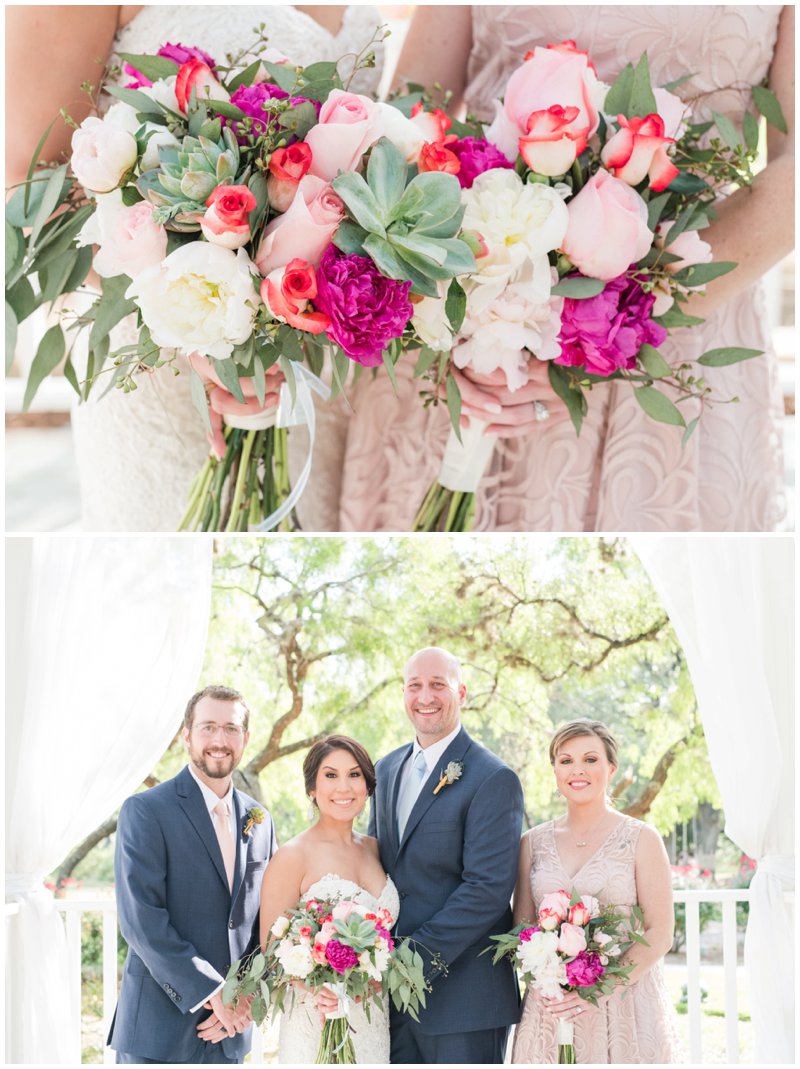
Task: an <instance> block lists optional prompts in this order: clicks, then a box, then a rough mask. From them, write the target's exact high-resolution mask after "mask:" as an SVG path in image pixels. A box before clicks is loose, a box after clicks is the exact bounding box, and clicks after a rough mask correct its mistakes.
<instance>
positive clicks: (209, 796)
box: [187, 765, 236, 1013]
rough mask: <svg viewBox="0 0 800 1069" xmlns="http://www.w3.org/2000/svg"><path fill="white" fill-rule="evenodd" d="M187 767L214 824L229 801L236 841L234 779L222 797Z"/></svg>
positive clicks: (229, 813)
mask: <svg viewBox="0 0 800 1069" xmlns="http://www.w3.org/2000/svg"><path fill="white" fill-rule="evenodd" d="M187 768H188V769H189V775H190V776H191V777H192V779H193V780H194V781H195V783H196V784H197V786H198V787H199V788H200V793H201V794H202V795H203V801H204V802H205V804H206V809H208V815H209V817H210V818H211V823H212V824H216V822H217V820H218V817H217V814H216V813H215V812H214V807H215V806H218V805H219V803H220V802H227V803H228V819H229V820H230V824H231V835H232V836H233V841H234V842H236V813H235V811H234V805H233V780H231V782H230V783H229V785H228V793H227V794H225V795H223V797H222V798H220V797H219V795H217V794H214V792H213V791H212V790H211V788H210V787H209V786H208V785H207V784H205V783H203V781H202V780H201V779H200V777H199V776H198V775H197V773H196V772H195V770H194V768H193V767H192V766H191V765H187ZM224 986H225V981H224V980H223V981H222V983H221V984H220V985H219V987H215V988H214V990H213V991H211V992H210V993H209V994H208V995H206V997H205V998H204V999H203V1001H202V1002H198V1003H197V1005H196V1006H192V1008H191V1009H190V1010H189V1013H197V1011H198V1010H199V1009H201V1008H202V1006H204V1005H205V1003H206V1002H208V1000H209V999H210V998H211V996H212V995H216V993H217V992H218V991H221V990H222V989H223V987H224Z"/></svg>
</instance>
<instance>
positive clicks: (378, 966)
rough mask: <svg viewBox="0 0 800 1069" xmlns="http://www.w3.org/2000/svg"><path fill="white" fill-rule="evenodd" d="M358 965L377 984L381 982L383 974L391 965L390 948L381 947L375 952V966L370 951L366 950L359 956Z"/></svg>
mask: <svg viewBox="0 0 800 1069" xmlns="http://www.w3.org/2000/svg"><path fill="white" fill-rule="evenodd" d="M358 964H359V965H360V966H361V968H362V969H363V970H364V972H365V973H366V974H367V976H368V977H369V978H370V980H375V981H376V982H377V983H380V982H381V979H382V978H383V974H384V972H385V971H386V969H387V967H388V965H389V949H388V947H379V948H378V949H377V950H376V951H375V962H374V964H373V961H372V956H371V954H370V951H369V950H364V951H362V952H361V953H360V954H359V955H358Z"/></svg>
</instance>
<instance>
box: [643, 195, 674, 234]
mask: <svg viewBox="0 0 800 1069" xmlns="http://www.w3.org/2000/svg"><path fill="white" fill-rule="evenodd" d="M669 198H670V194H669V193H659V194H658V195H657V196H655V197H651V198H650V200H649V201H648V202H647V226H648V228H649V229H650V230H655V228H656V226H657V225H658V223H659V222H660V221H661V213H662V212H663V211H664V208H665V207H666V205H667V201H668V200H669Z"/></svg>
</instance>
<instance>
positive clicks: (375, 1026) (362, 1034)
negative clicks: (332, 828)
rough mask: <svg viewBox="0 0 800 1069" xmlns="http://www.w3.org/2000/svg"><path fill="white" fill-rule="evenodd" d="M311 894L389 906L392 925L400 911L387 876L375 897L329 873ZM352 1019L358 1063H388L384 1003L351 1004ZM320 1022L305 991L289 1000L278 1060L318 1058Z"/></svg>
mask: <svg viewBox="0 0 800 1069" xmlns="http://www.w3.org/2000/svg"><path fill="white" fill-rule="evenodd" d="M310 898H322V899H340V900H345V899H346V900H349V901H352V902H358V903H359V904H360V905H365V906H368V907H370V909H373V910H375V911H377V910H379V909H387V910H388V911H389V913H391V915H392V926H393V925H394V924H395V923H396V921H397V917H398V914H399V913H400V897H399V895H398V893H397V888H396V887H395V885H394V884H393V883H392V881H391V879H390V878H389V877H388V876H387V877H386V883H385V884H384V887H383V890H382V891H381V893H380V894H379V895H378V897H377V898H376V897H375V896H374V895H372V894H370V892H369V891H367V890H365V889H364V888H363V887H359V885H358V884H357V883H353V881H352V880H344V879H342V877H341V876H337V875H335V874H334V873H328V874H327V875H326V876H323V877H322V879H320V880H317V881H316V882H315V883H313V884H312V885H311V886H310V887H309V888H308V889H307V890H306V892H305V893H304V894H303V900H304V901H307V900H308V899H310ZM350 1023H351V1025H352V1029H353V1032H352V1037H353V1044H354V1046H355V1049H356V1061H357V1062H358V1064H359V1065H364V1064H373V1065H385V1064H388V1062H389V1011H388V1008H387V1005H386V1004H385V1003H378V1002H373V1003H371V1004H370V1016H369V1020H367V1016H366V1014H365V1013H364V1010H363V1009H362V1008H361V1006H359V1005H351V1009H350ZM321 1031H322V1029H321V1026H320V1022H319V1017H318V1015H317V1010H316V1007H315V1005H314V1000H313V999H312V998H311V997H310V996H308V995H305V994H300V995H299V996H295V997H294V999H293V1000H292V1001H291V1002H287V1006H286V1012H285V1013H284V1014H283V1016H282V1017H281V1023H280V1039H279V1043H278V1061H279V1062H280V1064H281V1065H301V1064H304V1063H305V1064H308V1063H313V1062H314V1061H316V1057H317V1050H318V1048H319V1040H320V1034H321Z"/></svg>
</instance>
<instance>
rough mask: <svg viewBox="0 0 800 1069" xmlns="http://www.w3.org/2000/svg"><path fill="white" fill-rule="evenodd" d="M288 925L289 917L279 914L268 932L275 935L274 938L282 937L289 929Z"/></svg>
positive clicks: (289, 923)
mask: <svg viewBox="0 0 800 1069" xmlns="http://www.w3.org/2000/svg"><path fill="white" fill-rule="evenodd" d="M290 926H291V921H290V920H289V918H288V917H284V915H283V914H281V915H280V916H279V917H277V918H276V919H275V923H274V924H273V925H272V927H271V928H270V932H271V933H272V934H273V935H274V936H275V938H276V939H282V938H283V936H284V935H286V933H287V932H288V931H289V928H290Z"/></svg>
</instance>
